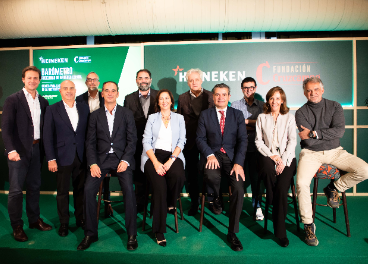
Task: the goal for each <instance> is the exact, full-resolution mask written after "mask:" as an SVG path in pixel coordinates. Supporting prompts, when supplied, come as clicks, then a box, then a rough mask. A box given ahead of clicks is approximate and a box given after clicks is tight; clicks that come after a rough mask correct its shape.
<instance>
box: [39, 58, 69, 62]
mask: <svg viewBox="0 0 368 264" xmlns="http://www.w3.org/2000/svg"><path fill="white" fill-rule="evenodd" d="M38 59H39V60H40V62H41V63H68V58H54V59H44V58H43V57H42V56H41V57H39V58H38Z"/></svg>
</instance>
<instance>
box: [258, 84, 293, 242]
mask: <svg viewBox="0 0 368 264" xmlns="http://www.w3.org/2000/svg"><path fill="white" fill-rule="evenodd" d="M255 143H256V146H257V149H258V151H259V152H260V153H261V154H262V155H259V162H258V166H259V169H258V171H259V172H258V175H259V177H261V178H262V179H263V181H264V183H265V186H266V189H267V198H266V199H267V201H268V202H269V203H270V204H273V210H272V217H273V227H274V233H275V236H276V237H278V238H279V242H280V245H281V246H283V247H287V246H288V245H289V240H288V238H287V236H286V228H285V219H286V215H287V209H288V203H287V193H288V190H289V187H290V182H291V179H292V177H293V176H294V175H295V170H296V160H295V147H296V123H295V118H294V116H293V115H292V114H290V113H289V108H288V107H287V105H286V95H285V92H284V91H283V90H282V88H280V87H278V86H276V87H274V88H272V89H271V90H269V91H268V93H267V95H266V103H265V104H264V113H263V114H260V115H259V116H258V118H257V123H256V140H255Z"/></svg>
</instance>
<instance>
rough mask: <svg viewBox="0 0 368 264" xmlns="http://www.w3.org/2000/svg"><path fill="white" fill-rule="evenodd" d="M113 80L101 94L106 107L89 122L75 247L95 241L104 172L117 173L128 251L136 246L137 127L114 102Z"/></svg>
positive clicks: (97, 112) (86, 246)
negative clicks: (80, 229)
mask: <svg viewBox="0 0 368 264" xmlns="http://www.w3.org/2000/svg"><path fill="white" fill-rule="evenodd" d="M118 89H119V88H118V85H117V84H116V83H115V82H111V81H109V82H105V83H104V84H103V87H102V96H103V97H104V99H105V107H101V108H99V109H98V110H96V111H94V112H93V113H92V114H91V116H90V118H89V123H88V130H87V137H86V152H87V163H88V166H89V167H90V172H89V173H88V175H87V180H86V184H85V188H84V202H85V218H86V219H85V221H86V224H85V229H84V235H85V237H84V239H83V240H82V242H81V243H80V244H79V246H78V248H77V249H78V250H85V249H87V248H88V247H89V246H90V245H91V244H92V243H93V242H96V241H97V240H98V232H97V227H98V223H97V202H96V194H97V192H98V187H99V186H100V184H101V181H102V180H103V179H104V177H105V175H106V174H107V173H110V172H113V173H116V174H117V176H118V179H119V183H120V186H121V189H122V191H123V193H124V196H123V197H124V209H125V226H126V232H127V234H128V244H127V247H128V250H134V249H136V248H137V247H138V242H137V239H136V236H137V212H136V211H137V208H136V202H135V195H134V189H133V170H134V152H135V147H136V144H137V130H136V127H135V123H134V117H133V113H132V112H131V111H130V110H129V109H127V108H125V107H122V106H120V105H118V104H117V103H116V98H118V96H119V91H118Z"/></svg>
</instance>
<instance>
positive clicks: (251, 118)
mask: <svg viewBox="0 0 368 264" xmlns="http://www.w3.org/2000/svg"><path fill="white" fill-rule="evenodd" d="M241 89H242V91H243V94H244V98H242V99H241V100H238V101H235V102H233V103H232V104H231V107H233V108H235V109H238V110H240V111H242V112H243V115H244V118H245V124H246V126H247V134H248V148H247V154H246V156H245V161H244V166H243V168H244V172H245V170H246V167H247V168H248V174H249V178H250V185H251V188H252V203H253V207H254V206H255V194H256V188H257V178H258V175H257V160H258V155H259V153H258V150H257V148H256V145H255V143H254V141H255V138H256V130H255V126H256V120H257V117H258V115H259V114H261V113H263V104H264V102H262V101H260V100H257V99H255V98H254V95H255V93H256V90H257V83H256V80H254V79H253V78H252V77H246V78H245V79H244V80H243V81H242V83H241ZM263 218H264V216H263V213H262V209H261V207H260V204H259V203H258V204H257V213H256V220H257V221H262V220H263Z"/></svg>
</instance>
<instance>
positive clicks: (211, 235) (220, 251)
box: [0, 194, 368, 264]
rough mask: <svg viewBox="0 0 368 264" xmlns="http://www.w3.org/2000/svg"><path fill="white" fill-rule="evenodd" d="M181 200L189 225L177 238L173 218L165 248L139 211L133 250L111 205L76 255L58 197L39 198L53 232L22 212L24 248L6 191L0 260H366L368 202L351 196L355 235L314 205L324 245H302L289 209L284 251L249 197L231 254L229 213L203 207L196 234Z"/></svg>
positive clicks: (0, 205) (78, 235) (75, 235)
mask: <svg viewBox="0 0 368 264" xmlns="http://www.w3.org/2000/svg"><path fill="white" fill-rule="evenodd" d="M114 198H115V197H114ZM116 198H119V197H116ZM71 200H72V199H71ZM182 201H183V206H184V218H185V220H183V221H181V220H179V233H178V234H176V233H175V231H174V229H175V223H174V216H172V215H168V219H167V225H168V228H167V234H166V239H167V246H166V247H165V248H163V247H160V246H158V245H157V244H156V242H155V239H154V236H153V234H152V232H151V228H150V226H151V223H152V220H151V219H149V218H148V221H147V224H148V225H147V229H146V231H145V232H142V231H141V230H142V214H138V243H139V247H138V249H137V250H136V251H134V252H128V251H127V250H126V240H127V234H126V232H125V226H124V213H123V211H124V210H123V205H122V204H120V203H117V204H114V205H113V208H114V217H113V218H108V219H104V218H103V209H102V210H101V213H102V217H101V219H100V222H99V241H98V242H96V243H94V244H92V245H91V247H90V248H89V249H87V250H86V251H84V252H79V251H77V250H76V248H77V246H78V244H79V243H80V242H81V240H82V239H83V237H84V234H83V230H81V229H80V228H78V229H77V228H76V226H75V219H74V217H72V218H71V220H70V232H69V235H68V236H67V237H65V238H62V237H59V236H58V234H57V229H58V227H59V221H58V217H57V210H56V199H55V196H52V195H41V201H40V203H41V214H42V216H41V217H42V218H43V219H44V220H45V222H47V223H49V224H52V225H53V227H54V229H53V230H51V231H48V232H40V231H38V230H31V229H29V228H28V223H27V218H26V215H25V211H24V214H23V219H24V220H25V223H27V224H26V225H25V226H24V230H25V232H26V233H27V235H28V237H29V241H27V242H24V243H20V242H17V241H15V240H14V239H13V237H12V235H11V233H12V229H11V226H10V223H9V216H8V213H7V195H5V194H1V195H0V263H1V264H8V263H27V264H28V263H51V264H54V263H147V264H151V263H160V264H162V263H173V264H174V263H175V264H179V263H190V264H195V263H204V264H206V263H208V264H214V263H294V264H299V263H308V264H315V263H334V264H336V263H368V221H367V219H368V197H347V201H348V210H349V216H350V229H351V237H350V238H348V237H347V236H346V227H345V221H344V212H343V208H340V209H338V210H337V223H336V224H334V223H333V222H332V209H330V208H327V207H317V214H316V226H317V232H316V235H317V237H318V239H319V241H320V244H319V245H318V246H317V247H310V246H307V245H306V244H305V243H304V241H303V240H304V232H303V231H301V232H300V233H297V231H296V225H295V219H294V210H293V208H292V205H290V207H289V214H288V221H287V230H288V238H289V240H290V245H289V247H287V248H282V247H280V246H279V245H278V244H277V240H276V239H275V237H274V236H273V226H272V221H271V220H269V222H268V230H269V231H268V232H267V234H266V235H263V223H264V222H263V221H262V222H254V221H253V220H252V217H251V216H250V214H251V211H252V208H251V200H250V198H245V199H244V207H243V209H244V210H243V213H242V215H241V220H240V222H241V223H240V232H239V234H238V237H239V239H240V240H241V241H242V244H243V247H244V250H243V251H242V252H233V251H232V250H231V249H230V247H229V245H228V244H227V242H226V234H227V225H228V216H227V215H226V214H225V213H223V214H222V215H218V216H215V215H213V214H212V213H211V212H210V211H209V210H208V209H207V208H206V211H205V221H204V226H203V231H202V232H201V233H199V232H198V226H199V214H198V215H197V216H196V217H189V216H188V215H187V210H188V209H189V205H190V203H189V200H188V199H187V198H182ZM225 201H226V198H225ZM318 202H321V203H322V202H325V198H324V197H319V198H318ZM226 208H227V207H225V209H226ZM70 210H71V211H72V210H73V208H72V207H70ZM270 217H271V215H270ZM301 227H302V225H301Z"/></svg>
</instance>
